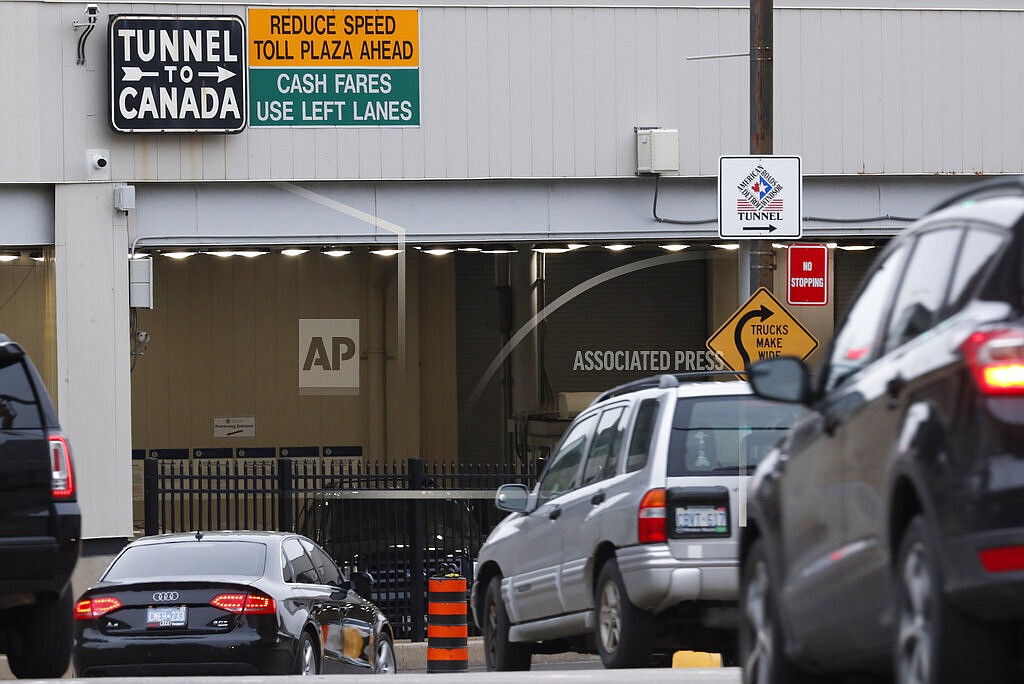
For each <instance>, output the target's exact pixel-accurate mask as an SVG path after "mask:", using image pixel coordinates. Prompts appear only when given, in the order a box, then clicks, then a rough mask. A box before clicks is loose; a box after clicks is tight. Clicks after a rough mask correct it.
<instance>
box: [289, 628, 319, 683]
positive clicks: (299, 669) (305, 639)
mask: <svg viewBox="0 0 1024 684" xmlns="http://www.w3.org/2000/svg"><path fill="white" fill-rule="evenodd" d="M293 670H294V672H295V674H297V675H305V676H307V677H308V676H312V675H316V674H318V670H319V668H318V667H317V661H316V647H315V646H314V645H313V640H312V639H311V638H310V636H309V632H306V631H303V632H302V638H301V639H299V647H298V648H297V649H296V650H295V667H294V668H293Z"/></svg>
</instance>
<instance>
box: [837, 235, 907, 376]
mask: <svg viewBox="0 0 1024 684" xmlns="http://www.w3.org/2000/svg"><path fill="white" fill-rule="evenodd" d="M906 257H907V243H901V244H899V245H897V246H896V247H894V248H893V250H892V251H891V252H889V253H888V254H887V255H885V256H884V257H882V258H883V261H882V262H881V263H879V264H878V266H877V267H876V268H874V269H873V270H872V271H871V273H870V274H869V275H868V280H867V282H866V283H865V284H864V286H863V288H861V290H860V293H859V294H858V295H857V298H856V300H855V301H854V302H853V305H852V306H851V307H850V312H849V313H848V314H847V316H846V321H845V322H844V323H843V327H842V328H841V329H840V330H839V332H838V333H836V336H835V340H834V342H833V343H832V352H831V354H830V355H829V362H828V369H827V372H826V376H825V378H826V379H825V390H826V391H829V390H831V389H833V388H834V387H836V386H838V385H839V384H840V383H842V382H843V380H845V379H846V378H848V377H850V376H851V375H852V374H854V373H856V372H857V371H858V370H859V369H861V368H863V367H864V366H866V365H867V364H868V362H869V361H871V360H872V359H874V358H877V357H878V355H879V354H880V351H881V350H880V349H879V347H880V346H881V345H880V342H881V336H882V321H883V320H885V314H886V312H887V311H888V310H889V303H890V302H891V301H892V295H893V291H894V290H895V289H896V285H897V283H898V282H899V276H900V273H901V272H902V271H903V264H904V262H905V261H906Z"/></svg>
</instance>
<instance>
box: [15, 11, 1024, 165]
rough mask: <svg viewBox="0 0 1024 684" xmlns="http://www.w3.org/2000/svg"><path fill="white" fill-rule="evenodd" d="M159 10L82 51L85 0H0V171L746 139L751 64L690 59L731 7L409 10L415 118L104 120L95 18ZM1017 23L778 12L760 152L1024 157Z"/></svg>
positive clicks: (394, 161)
mask: <svg viewBox="0 0 1024 684" xmlns="http://www.w3.org/2000/svg"><path fill="white" fill-rule="evenodd" d="M332 6H333V5H332ZM384 6H387V3H385V4H384ZM158 7H159V6H153V5H144V4H140V5H108V4H101V5H100V21H99V24H98V28H97V30H96V32H95V33H94V35H93V37H92V39H91V40H90V42H89V43H88V46H87V64H86V65H85V66H77V65H75V39H76V34H75V33H74V32H73V31H72V29H71V24H72V22H73V21H76V20H81V19H82V5H81V3H70V2H69V3H49V2H46V3H43V2H5V3H2V4H0V27H2V28H0V31H2V33H0V35H2V36H3V39H2V40H0V62H2V63H4V64H7V65H18V67H19V68H16V69H11V68H7V69H3V70H2V71H0V92H3V93H5V107H4V108H3V109H2V110H0V130H3V131H17V135H14V136H10V135H9V136H7V137H6V138H5V141H6V144H7V146H8V149H7V151H8V153H6V154H4V155H0V182H4V181H37V182H62V181H75V180H83V179H84V178H85V176H86V173H87V168H86V167H87V164H86V163H85V150H86V149H87V148H109V149H110V152H111V165H110V169H111V172H112V176H113V178H114V180H131V181H143V180H168V181H174V180H184V179H195V180H225V179H230V180H245V179H323V180H326V179H332V180H334V179H379V178H395V179H419V178H439V179H440V178H443V179H466V178H509V177H523V178H550V177H577V178H581V177H624V176H632V175H633V173H634V170H635V162H636V160H635V142H634V135H633V127H634V126H636V125H657V126H663V127H667V128H678V129H679V131H680V135H679V141H680V147H679V159H680V173H681V174H683V175H703V176H714V175H716V174H717V172H718V157H719V155H721V154H728V153H733V154H735V153H745V152H746V151H747V149H748V142H747V140H748V135H747V132H748V128H749V126H748V116H747V111H748V65H747V60H746V59H744V58H734V59H716V60H699V61H697V60H688V59H687V57H691V56H696V55H707V54H716V53H723V52H725V53H728V52H743V51H746V49H747V46H748V16H747V14H748V12H747V9H746V7H726V8H715V7H622V6H597V7H595V6H586V7H584V6H575V7H550V6H544V7H539V6H538V7H530V6H493V7H486V6H461V7H460V6H443V7H441V6H439V7H432V6H425V7H423V8H421V9H420V48H421V57H422V59H421V67H420V69H421V109H422V125H421V126H420V127H419V128H408V129H389V130H379V129H373V128H366V129H352V128H337V129H332V128H324V129H313V130H309V129H304V130H299V129H287V128H282V129H268V128H260V129H255V130H248V131H245V132H243V133H241V134H239V135H207V136H198V135H166V136H160V135H114V134H113V133H112V132H111V129H110V126H109V111H108V108H109V95H108V86H107V81H108V78H109V74H108V72H107V59H106V55H105V47H106V40H105V36H104V35H103V34H104V32H105V29H106V20H107V17H108V15H109V14H110V12H111V11H117V12H141V13H146V12H156V11H157V8H158ZM176 7H177V8H178V11H180V12H182V13H184V12H197V13H231V14H238V15H240V16H244V15H245V6H242V5H177V6H176ZM1021 35H1024V11H1022V10H1021V9H1019V8H1018V9H1014V10H1004V11H986V10H974V9H965V10H959V9H948V10H922V9H828V8H825V9H822V8H808V9H802V8H779V9H777V11H776V21H775V151H776V153H779V154H783V153H787V154H793V153H795V154H800V155H802V156H803V158H804V167H803V170H804V173H805V174H861V173H867V174H874V173H885V174H917V173H926V174H933V173H964V174H974V173H1003V172H1021V171H1024V129H1022V127H1021V126H1020V114H1019V113H1020V111H1021V106H1022V104H1024V72H1022V70H1021V69H1019V68H1018V62H1019V56H1020V55H1019V44H1020V36H1021Z"/></svg>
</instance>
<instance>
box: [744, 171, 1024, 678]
mask: <svg viewBox="0 0 1024 684" xmlns="http://www.w3.org/2000/svg"><path fill="white" fill-rule="evenodd" d="M1022 272H1024V182H1022V181H1020V180H1016V179H1014V180H1009V179H1008V180H998V181H994V182H991V181H990V182H988V183H983V184H980V185H977V186H975V187H973V188H971V189H970V190H969V191H967V192H965V193H962V194H960V195H957V196H956V197H953V198H952V199H950V200H948V201H947V202H945V203H943V204H942V205H940V206H939V207H937V208H936V209H935V210H933V211H932V212H930V213H929V214H928V215H927V216H926V217H925V218H923V219H921V220H920V221H918V222H917V223H915V224H914V225H913V226H911V227H910V228H908V229H907V230H906V231H904V232H903V233H901V234H900V235H899V236H898V237H897V238H895V239H894V240H892V241H891V242H890V243H889V244H888V245H887V247H886V248H885V249H884V251H882V253H881V254H879V256H878V258H877V260H876V261H875V263H874V265H873V266H872V268H871V269H870V270H869V272H868V274H867V275H866V277H865V280H864V282H863V283H862V285H861V288H860V291H859V293H858V294H857V295H856V297H855V299H854V300H853V303H852V305H851V308H850V311H849V313H848V315H847V316H846V319H845V321H844V322H843V323H842V325H841V326H840V327H839V328H838V329H837V331H836V335H835V338H834V341H833V344H832V348H831V351H830V352H829V354H828V356H827V358H826V361H825V363H824V365H823V367H822V369H821V371H820V373H819V374H818V376H817V377H816V378H814V379H813V380H812V378H811V376H810V373H809V371H808V370H807V368H806V367H805V366H804V365H803V364H802V363H801V362H799V361H797V360H795V359H791V358H789V359H787V358H780V359H774V360H769V361H763V362H760V363H757V364H754V365H753V366H752V367H751V368H750V375H751V383H752V384H753V386H754V389H755V391H756V392H757V393H758V394H760V395H761V396H763V397H767V398H771V399H779V400H786V401H793V402H800V403H803V404H806V405H807V406H809V407H810V408H811V409H812V410H811V411H809V412H808V413H807V414H805V416H804V417H803V418H802V419H801V420H799V421H798V422H796V423H795V424H794V425H793V426H792V427H791V429H790V430H789V431H788V433H787V434H786V436H785V438H784V439H783V441H782V442H781V443H780V445H779V446H778V447H777V449H775V450H774V451H773V452H772V453H771V454H770V455H769V456H768V458H766V459H765V460H764V461H763V462H762V463H761V466H760V467H759V468H758V470H757V471H756V473H755V475H754V479H753V482H752V491H751V495H750V501H749V508H748V515H749V525H748V526H747V527H746V528H745V530H744V532H743V535H742V540H741V551H740V553H741V567H742V580H741V581H742V585H741V602H742V606H741V607H742V615H743V620H742V622H741V630H740V649H741V660H742V662H743V664H744V681H746V682H755V681H756V682H765V683H767V684H772V683H781V682H785V683H786V684H793V683H796V682H801V681H805V680H810V679H815V675H817V678H818V679H825V678H826V677H828V676H831V675H835V674H840V673H856V672H866V673H879V674H883V675H889V676H892V677H893V679H894V680H895V681H896V682H898V683H899V684H904V683H912V682H913V683H919V684H936V683H946V682H948V683H955V684H962V683H963V682H969V681H976V682H984V683H985V684H995V683H997V682H1003V681H1008V680H1011V679H1014V678H1018V677H1020V670H1019V666H1020V663H1019V662H1015V661H1016V660H1018V659H1019V658H1020V655H1021V653H1022V650H1024V649H1022V648H1021V647H1022V641H1024V639H1022V637H1024V633H1022V623H1024V317H1022V310H1024V276H1022Z"/></svg>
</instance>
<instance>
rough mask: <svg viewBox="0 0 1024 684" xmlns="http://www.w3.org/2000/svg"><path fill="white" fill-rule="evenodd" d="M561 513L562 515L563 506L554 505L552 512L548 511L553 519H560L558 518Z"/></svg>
mask: <svg viewBox="0 0 1024 684" xmlns="http://www.w3.org/2000/svg"><path fill="white" fill-rule="evenodd" d="M561 515H562V507H561V506H554V507H552V509H551V512H550V513H548V517H549V518H551V519H552V520H558V518H559V517H560V516H561Z"/></svg>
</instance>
